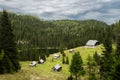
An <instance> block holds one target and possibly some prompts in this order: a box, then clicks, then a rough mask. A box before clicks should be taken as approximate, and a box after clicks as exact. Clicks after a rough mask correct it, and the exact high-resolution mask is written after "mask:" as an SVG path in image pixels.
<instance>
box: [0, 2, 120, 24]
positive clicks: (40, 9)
mask: <svg viewBox="0 0 120 80" xmlns="http://www.w3.org/2000/svg"><path fill="white" fill-rule="evenodd" d="M119 3H120V0H94V1H91V0H0V10H2V9H3V8H6V9H8V10H11V11H13V12H18V13H23V14H33V15H35V16H36V15H37V16H39V17H40V18H43V19H49V20H50V19H77V20H78V19H90V18H91V19H98V20H103V21H106V22H107V23H112V22H114V21H116V20H118V19H120V9H119V8H120V4H119ZM103 18H104V19H103Z"/></svg>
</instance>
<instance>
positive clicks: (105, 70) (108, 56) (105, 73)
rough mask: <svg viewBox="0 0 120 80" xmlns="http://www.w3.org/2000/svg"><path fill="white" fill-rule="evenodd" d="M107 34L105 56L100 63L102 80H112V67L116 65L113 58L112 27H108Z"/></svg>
mask: <svg viewBox="0 0 120 80" xmlns="http://www.w3.org/2000/svg"><path fill="white" fill-rule="evenodd" d="M107 32H108V33H107V34H106V36H105V38H104V42H103V44H104V47H105V50H103V56H102V58H101V63H100V75H101V79H102V80H109V79H110V74H111V70H112V65H113V63H114V61H113V56H112V38H111V35H112V34H111V32H112V31H111V28H110V27H108V29H107Z"/></svg>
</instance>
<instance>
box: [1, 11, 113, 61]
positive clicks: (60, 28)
mask: <svg viewBox="0 0 120 80" xmlns="http://www.w3.org/2000/svg"><path fill="white" fill-rule="evenodd" d="M0 15H1V13H0ZM9 17H10V21H11V24H12V28H13V32H14V34H15V36H16V38H15V41H16V43H17V47H18V51H19V55H20V59H21V60H38V56H39V55H42V54H43V55H44V54H46V55H47V56H49V53H54V52H57V51H61V52H62V51H63V50H64V49H70V48H74V47H77V46H84V45H85V43H86V42H87V41H88V40H90V39H97V40H98V41H99V42H100V43H103V42H104V38H105V37H107V36H106V35H107V34H110V35H109V36H110V37H112V40H113V41H114V40H115V39H114V35H113V28H114V27H113V25H112V26H110V25H107V24H106V23H105V22H101V21H97V20H82V21H80V20H52V21H45V20H42V19H39V18H36V17H33V16H28V15H20V14H14V13H9ZM108 30H109V31H108ZM111 33H112V34H111ZM26 55H27V56H26ZM21 56H22V57H21Z"/></svg>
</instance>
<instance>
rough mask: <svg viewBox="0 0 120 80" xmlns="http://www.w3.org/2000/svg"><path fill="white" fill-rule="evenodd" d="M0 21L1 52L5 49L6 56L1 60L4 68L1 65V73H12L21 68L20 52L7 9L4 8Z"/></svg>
mask: <svg viewBox="0 0 120 80" xmlns="http://www.w3.org/2000/svg"><path fill="white" fill-rule="evenodd" d="M0 21H1V23H0V25H1V26H0V52H1V50H3V51H4V57H3V59H2V60H1V61H0V64H1V66H2V68H1V67H0V71H2V72H1V73H12V72H14V71H16V72H17V71H18V70H19V69H20V64H19V60H18V53H17V48H16V43H15V36H14V34H13V29H12V25H11V22H10V20H9V17H8V13H7V12H6V10H3V13H2V16H1V20H0Z"/></svg>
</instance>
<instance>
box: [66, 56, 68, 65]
mask: <svg viewBox="0 0 120 80" xmlns="http://www.w3.org/2000/svg"><path fill="white" fill-rule="evenodd" d="M66 64H69V59H68V56H67V57H66Z"/></svg>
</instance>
